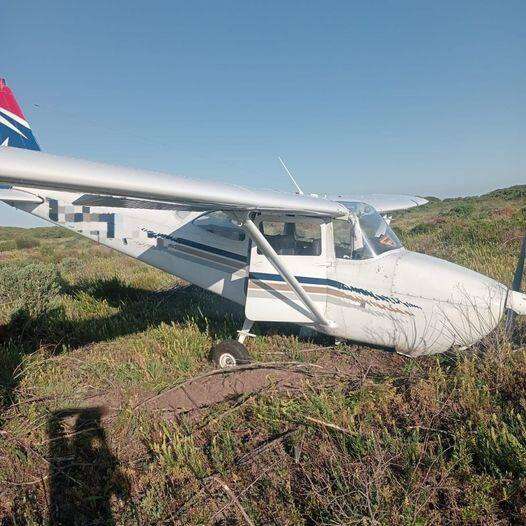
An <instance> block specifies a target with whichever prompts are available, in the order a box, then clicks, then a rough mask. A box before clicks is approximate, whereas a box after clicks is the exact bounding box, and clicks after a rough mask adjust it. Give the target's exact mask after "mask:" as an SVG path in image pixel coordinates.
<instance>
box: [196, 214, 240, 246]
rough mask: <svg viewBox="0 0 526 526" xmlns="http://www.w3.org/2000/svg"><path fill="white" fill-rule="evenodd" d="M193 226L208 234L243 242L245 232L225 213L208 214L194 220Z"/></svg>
mask: <svg viewBox="0 0 526 526" xmlns="http://www.w3.org/2000/svg"><path fill="white" fill-rule="evenodd" d="M193 224H194V225H195V226H198V227H199V228H202V229H203V230H206V231H207V232H209V233H210V234H214V235H216V236H221V237H225V238H227V239H231V240H233V241H244V240H245V232H244V231H243V230H242V229H241V228H239V227H238V226H237V225H236V224H235V223H234V221H233V220H232V219H230V217H229V216H228V215H227V214H225V212H221V211H218V212H209V213H207V214H203V215H202V216H199V217H197V218H195V219H194V221H193Z"/></svg>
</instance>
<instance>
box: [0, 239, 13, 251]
mask: <svg viewBox="0 0 526 526" xmlns="http://www.w3.org/2000/svg"><path fill="white" fill-rule="evenodd" d="M15 249H16V243H15V241H14V239H6V240H5V241H0V252H7V251H9V250H15Z"/></svg>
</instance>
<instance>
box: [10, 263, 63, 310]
mask: <svg viewBox="0 0 526 526" xmlns="http://www.w3.org/2000/svg"><path fill="white" fill-rule="evenodd" d="M61 289H62V280H61V277H60V274H59V273H58V272H57V270H56V269H55V267H53V266H51V265H45V264H43V263H31V264H29V265H25V266H23V267H18V266H14V265H6V266H4V267H1V268H0V302H1V303H4V304H5V303H9V304H11V310H12V311H13V312H14V311H15V310H18V311H20V310H23V311H24V312H25V313H27V315H29V316H30V317H32V318H38V317H39V316H41V315H42V314H44V313H45V312H46V311H48V310H49V309H50V308H52V307H53V306H54V305H55V304H56V302H57V299H58V296H59V294H60V291H61Z"/></svg>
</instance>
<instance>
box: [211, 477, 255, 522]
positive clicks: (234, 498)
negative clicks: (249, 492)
mask: <svg viewBox="0 0 526 526" xmlns="http://www.w3.org/2000/svg"><path fill="white" fill-rule="evenodd" d="M213 478H214V480H215V481H216V482H217V483H218V484H219V485H220V486H221V487H222V488H223V489H224V490H225V492H226V493H227V494H228V496H229V497H230V498H231V499H232V502H233V503H234V504H235V505H236V506H237V509H238V510H239V511H240V512H241V515H243V518H244V519H245V522H246V523H247V524H248V525H249V526H256V525H255V524H254V523H253V522H252V519H251V518H250V517H249V516H248V514H247V512H246V511H245V508H243V506H241V503H240V502H239V499H238V498H237V497H236V494H235V493H234V492H233V491H232V490H231V489H230V487H229V486H228V485H227V483H226V482H224V481H223V480H222V479H220V478H219V477H218V476H217V475H215V476H214V477H213Z"/></svg>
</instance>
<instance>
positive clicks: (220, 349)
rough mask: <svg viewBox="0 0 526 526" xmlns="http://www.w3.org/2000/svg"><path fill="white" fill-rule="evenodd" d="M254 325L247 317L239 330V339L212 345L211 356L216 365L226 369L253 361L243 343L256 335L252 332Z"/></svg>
mask: <svg viewBox="0 0 526 526" xmlns="http://www.w3.org/2000/svg"><path fill="white" fill-rule="evenodd" d="M252 325H254V322H253V321H250V320H247V319H245V322H244V323H243V328H242V329H241V330H240V331H238V334H239V337H238V339H237V340H225V341H222V342H219V343H216V344H215V345H213V346H212V348H211V349H210V354H209V358H210V360H211V361H212V362H213V363H214V364H215V365H216V367H219V368H220V369H226V368H229V367H236V366H238V365H245V364H247V363H250V362H251V361H252V360H251V358H250V355H249V354H248V351H247V348H246V347H245V345H244V344H243V343H244V341H245V340H246V339H247V337H248V336H252V337H254V335H253V334H251V333H250V329H251V328H252Z"/></svg>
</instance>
